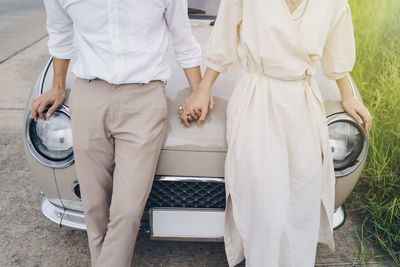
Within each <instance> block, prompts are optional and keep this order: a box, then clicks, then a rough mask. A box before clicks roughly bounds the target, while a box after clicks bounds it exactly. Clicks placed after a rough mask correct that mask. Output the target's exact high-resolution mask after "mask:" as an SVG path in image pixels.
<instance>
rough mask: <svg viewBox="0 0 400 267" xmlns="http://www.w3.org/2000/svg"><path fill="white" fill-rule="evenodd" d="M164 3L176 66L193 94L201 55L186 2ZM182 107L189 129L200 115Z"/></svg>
mask: <svg viewBox="0 0 400 267" xmlns="http://www.w3.org/2000/svg"><path fill="white" fill-rule="evenodd" d="M166 3H167V4H166V10H165V14H164V15H165V19H166V23H167V26H168V31H169V32H170V34H171V37H172V45H173V47H174V51H175V58H176V61H177V62H178V65H179V66H180V67H181V68H182V69H183V70H184V72H185V75H186V78H187V80H188V82H189V85H190V88H191V90H192V92H194V91H196V90H197V89H198V87H199V83H200V81H201V78H202V77H201V71H200V64H201V61H202V54H201V48H200V45H199V43H198V42H197V40H196V39H195V38H194V36H193V34H192V29H191V25H190V22H189V17H188V6H187V0H167V1H166ZM182 107H183V110H182V111H180V115H181V119H182V121H183V122H184V124H185V125H186V126H188V127H189V126H190V123H189V121H191V120H193V119H198V118H199V116H200V115H201V114H200V112H194V110H187V108H186V105H185V104H183V105H182ZM188 114H189V115H188Z"/></svg>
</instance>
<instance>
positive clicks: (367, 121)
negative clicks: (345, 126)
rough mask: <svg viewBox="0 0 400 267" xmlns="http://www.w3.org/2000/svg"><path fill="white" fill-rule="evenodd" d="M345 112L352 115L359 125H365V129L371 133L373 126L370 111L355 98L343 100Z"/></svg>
mask: <svg viewBox="0 0 400 267" xmlns="http://www.w3.org/2000/svg"><path fill="white" fill-rule="evenodd" d="M342 106H343V108H344V110H345V111H346V112H347V113H348V114H350V115H351V116H352V117H353V118H354V119H355V120H356V121H357V122H358V123H360V124H363V125H364V129H365V130H366V131H367V132H369V130H371V125H372V117H371V114H370V113H369V111H368V109H367V108H366V107H365V106H364V105H363V104H362V103H361V102H360V101H358V100H357V99H355V98H354V97H352V96H351V97H347V98H344V99H343V100H342Z"/></svg>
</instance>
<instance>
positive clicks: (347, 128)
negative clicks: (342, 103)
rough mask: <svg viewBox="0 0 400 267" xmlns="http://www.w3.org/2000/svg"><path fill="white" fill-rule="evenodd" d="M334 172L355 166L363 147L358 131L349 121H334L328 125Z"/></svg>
mask: <svg viewBox="0 0 400 267" xmlns="http://www.w3.org/2000/svg"><path fill="white" fill-rule="evenodd" d="M329 139H330V144H331V147H332V155H333V162H334V166H335V170H336V171H337V170H343V169H345V168H348V167H350V166H352V165H354V164H355V162H356V161H357V158H358V156H359V155H360V153H361V150H362V149H363V145H364V136H363V133H362V132H361V131H360V129H359V128H358V127H357V126H356V125H355V124H354V123H353V122H350V121H336V122H333V123H331V124H330V125H329Z"/></svg>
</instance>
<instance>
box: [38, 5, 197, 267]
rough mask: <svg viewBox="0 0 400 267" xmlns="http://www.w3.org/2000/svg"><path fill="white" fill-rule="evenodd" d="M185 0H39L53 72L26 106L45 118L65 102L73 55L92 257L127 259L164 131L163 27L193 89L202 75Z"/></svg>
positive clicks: (77, 149) (75, 125) (104, 261)
mask: <svg viewBox="0 0 400 267" xmlns="http://www.w3.org/2000/svg"><path fill="white" fill-rule="evenodd" d="M186 1H187V0H135V1H132V0H108V1H99V0H86V1H73V0H44V3H45V7H46V12H47V23H46V25H47V30H48V33H49V41H48V47H49V53H50V54H51V55H52V56H53V67H54V77H53V84H52V88H51V89H50V90H49V91H47V92H45V93H44V94H42V95H40V96H38V97H36V98H35V99H33V101H32V105H31V116H32V118H33V119H34V120H35V121H37V120H38V116H39V117H40V118H41V119H43V120H46V117H47V118H49V117H50V116H51V115H52V114H53V113H54V112H55V110H56V109H57V108H58V107H59V106H60V105H61V104H62V103H63V102H64V100H65V95H66V94H65V86H66V73H67V70H68V67H69V63H70V60H71V62H72V72H73V73H74V74H75V75H76V76H77V77H78V79H77V81H76V82H75V84H74V86H73V88H72V91H71V95H70V111H71V129H72V135H73V148H74V155H75V165H76V171H77V175H78V180H79V182H80V188H81V192H82V204H83V210H84V213H85V220H86V225H87V233H88V242H89V249H90V255H91V264H92V266H96V267H102V266H105V267H110V266H112V267H120V266H130V264H131V259H132V255H133V250H134V246H135V241H136V237H137V232H138V227H139V223H140V218H141V215H142V213H143V210H144V207H145V203H146V200H147V197H148V195H149V193H150V189H151V185H152V182H153V176H154V172H155V167H156V162H157V159H158V155H159V152H160V149H161V146H162V143H163V141H164V137H165V133H166V121H167V120H166V118H167V102H166V96H165V81H166V80H167V79H168V78H169V76H170V69H169V66H168V65H167V63H166V62H165V60H164V55H165V52H166V50H167V46H168V32H169V33H170V35H171V40H172V45H173V47H174V51H175V56H176V59H177V62H178V64H179V65H180V67H182V68H183V69H184V72H185V74H186V77H187V79H188V82H189V85H190V87H191V89H192V90H196V88H197V86H198V84H199V82H200V80H201V74H200V67H199V65H200V63H201V50H200V47H199V45H198V43H197V41H196V40H195V38H194V37H193V36H192V32H191V28H190V23H189V20H188V15H187V11H188V7H187V2H186ZM47 106H51V107H50V108H49V109H48V111H47ZM46 111H47V113H46ZM44 113H46V115H44ZM188 118H189V119H190V120H193V118H192V117H190V116H189V115H188ZM186 123H188V121H187V120H186Z"/></svg>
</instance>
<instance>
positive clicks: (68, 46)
mask: <svg viewBox="0 0 400 267" xmlns="http://www.w3.org/2000/svg"><path fill="white" fill-rule="evenodd" d="M43 2H44V6H45V8H46V14H47V20H46V28H47V32H48V33H49V41H48V42H47V45H48V48H49V54H50V55H52V56H53V71H54V75H53V84H52V88H51V89H50V90H48V91H47V92H45V93H44V94H42V95H39V96H37V97H35V98H34V99H33V100H32V103H31V117H32V118H33V119H34V120H35V121H37V119H38V113H39V116H40V118H42V119H43V120H46V117H45V116H44V115H43V111H44V110H45V109H46V107H47V106H48V105H50V104H51V105H52V106H51V107H50V108H49V110H48V112H47V114H46V116H47V117H50V116H51V115H52V114H53V113H54V112H55V111H56V110H57V108H59V107H60V106H61V104H62V103H63V102H64V100H65V86H66V85H65V80H66V76H67V71H68V65H69V62H70V58H72V56H73V54H74V47H73V37H74V34H73V25H72V19H71V18H70V17H69V15H68V14H67V12H66V11H65V10H64V8H63V7H62V6H61V4H60V2H59V0H44V1H43Z"/></svg>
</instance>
